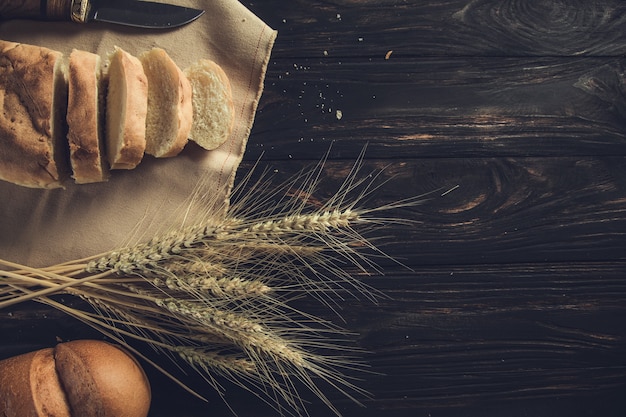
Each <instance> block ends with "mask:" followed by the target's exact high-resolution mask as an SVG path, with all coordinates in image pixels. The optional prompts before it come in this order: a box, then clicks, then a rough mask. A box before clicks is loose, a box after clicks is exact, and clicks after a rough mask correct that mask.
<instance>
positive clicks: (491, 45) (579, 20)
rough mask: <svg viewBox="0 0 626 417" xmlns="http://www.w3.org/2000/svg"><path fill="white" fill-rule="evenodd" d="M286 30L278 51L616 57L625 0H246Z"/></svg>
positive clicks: (293, 53) (349, 54) (353, 54)
mask: <svg viewBox="0 0 626 417" xmlns="http://www.w3.org/2000/svg"><path fill="white" fill-rule="evenodd" d="M244 4H246V5H248V6H249V7H250V8H251V9H252V10H254V11H255V12H257V13H258V14H259V15H260V16H261V17H262V18H263V19H264V20H265V21H266V22H268V24H270V25H271V26H273V27H274V28H275V29H277V30H278V31H279V32H280V36H281V37H283V39H284V42H280V43H279V44H277V45H276V48H275V56H277V57H289V58H294V57H321V56H323V55H324V53H325V51H326V52H327V53H328V55H329V56H334V57H381V58H382V57H384V56H385V54H386V53H387V52H388V51H390V50H393V54H394V55H400V56H581V55H588V56H592V55H593V56H615V57H618V56H620V55H622V54H623V53H624V51H625V50H626V49H625V48H626V46H624V45H625V42H624V33H623V30H622V27H623V25H624V23H625V21H624V19H625V16H626V15H625V13H624V12H625V11H626V5H624V3H623V2H621V1H619V0H589V1H585V0H538V1H532V2H527V1H523V0H435V1H420V0H384V1H379V0H324V1H321V0H317V1H305V0H294V1H289V2H286V1H283V0H273V1H272V0H270V1H266V2H263V4H262V5H261V4H260V3H256V2H254V3H253V2H246V3H244Z"/></svg>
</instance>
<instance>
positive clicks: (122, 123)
mask: <svg viewBox="0 0 626 417" xmlns="http://www.w3.org/2000/svg"><path fill="white" fill-rule="evenodd" d="M107 76H108V91H107V99H106V106H107V107H106V108H107V111H106V134H105V135H106V147H107V154H108V160H109V165H110V166H111V169H133V168H135V167H136V166H137V165H138V164H139V163H140V162H141V160H142V159H143V154H144V151H145V149H146V114H147V111H148V79H147V77H146V74H145V73H144V71H143V66H142V65H141V61H139V59H138V58H136V57H134V56H132V55H131V54H129V53H128V52H126V51H124V50H123V49H121V48H118V47H116V48H115V50H114V51H113V53H112V54H111V55H109V67H108V73H107Z"/></svg>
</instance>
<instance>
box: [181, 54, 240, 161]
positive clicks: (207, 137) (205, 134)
mask: <svg viewBox="0 0 626 417" xmlns="http://www.w3.org/2000/svg"><path fill="white" fill-rule="evenodd" d="M185 75H187V78H189V81H190V82H191V87H192V90H193V125H192V128H191V134H190V139H191V140H193V141H194V142H196V143H197V144H198V145H200V146H202V147H203V148H204V149H207V150H212V149H216V148H218V147H219V146H220V145H221V144H222V143H224V142H226V140H227V139H228V137H229V136H230V133H231V131H232V129H233V124H234V121H235V107H234V104H233V97H232V91H231V87H230V81H229V80H228V77H227V76H226V73H225V72H224V70H222V68H221V67H220V66H219V65H218V64H216V63H215V62H213V61H211V60H208V59H203V60H200V61H197V62H196V63H194V64H192V65H191V66H190V67H189V68H187V69H186V70H185Z"/></svg>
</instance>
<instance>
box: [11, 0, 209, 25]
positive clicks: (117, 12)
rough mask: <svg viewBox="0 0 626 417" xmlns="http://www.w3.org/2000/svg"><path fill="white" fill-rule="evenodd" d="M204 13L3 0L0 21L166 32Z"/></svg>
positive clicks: (88, 0) (112, 1)
mask: <svg viewBox="0 0 626 417" xmlns="http://www.w3.org/2000/svg"><path fill="white" fill-rule="evenodd" d="M203 14H204V10H198V9H193V8H189V7H182V6H176V5H173V4H168V3H156V2H152V1H139V0H4V1H2V2H0V20H6V19H38V20H65V21H73V22H77V23H90V22H106V23H115V24H121V25H126V26H135V27H141V28H150V29H169V28H175V27H179V26H182V25H186V24H187V23H190V22H193V21H194V20H196V19H197V18H199V17H200V16H202V15H203Z"/></svg>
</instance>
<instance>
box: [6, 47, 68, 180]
mask: <svg viewBox="0 0 626 417" xmlns="http://www.w3.org/2000/svg"><path fill="white" fill-rule="evenodd" d="M66 106H67V82H66V78H65V67H64V66H63V55H62V54H61V52H58V51H53V50H50V49H48V48H43V47H39V46H34V45H26V44H19V43H14V42H7V41H0V108H2V109H4V111H3V112H0V139H1V140H2V142H1V146H0V179H2V180H5V181H9V182H12V183H14V184H18V185H21V186H25V187H31V188H58V187H61V186H62V180H63V177H64V176H65V175H66V172H67V170H68V168H67V166H66V164H67V155H66V149H67V147H66V146H64V136H65V124H64V122H63V120H64V114H65V111H66Z"/></svg>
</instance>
